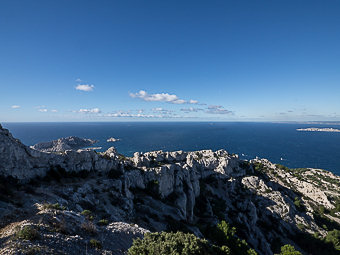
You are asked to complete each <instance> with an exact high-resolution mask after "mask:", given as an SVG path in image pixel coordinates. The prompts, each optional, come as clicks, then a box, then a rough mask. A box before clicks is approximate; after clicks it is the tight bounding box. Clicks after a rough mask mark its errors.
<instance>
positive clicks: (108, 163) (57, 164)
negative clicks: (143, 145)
mask: <svg viewBox="0 0 340 255" xmlns="http://www.w3.org/2000/svg"><path fill="white" fill-rule="evenodd" d="M104 154H105V153H104ZM106 154H107V155H109V157H110V158H112V159H110V160H108V159H105V158H103V157H102V156H99V155H97V154H96V153H95V152H94V151H92V150H78V151H73V150H69V151H65V152H64V153H44V152H40V151H37V150H34V149H31V148H29V147H27V146H25V145H23V144H22V143H21V142H20V141H19V140H17V139H15V138H13V136H12V135H11V134H10V133H9V131H8V130H7V129H3V128H2V127H1V126H0V162H1V164H0V174H1V175H2V176H5V177H13V178H15V179H17V180H19V181H21V182H26V181H29V180H31V179H32V178H35V177H44V176H45V175H46V173H47V172H48V171H49V170H51V169H55V168H62V169H64V170H65V171H66V172H76V173H78V172H80V171H103V172H106V171H109V170H111V169H112V168H116V167H117V165H118V162H117V160H115V156H114V155H115V150H114V149H112V148H110V149H109V150H108V152H107V153H106Z"/></svg>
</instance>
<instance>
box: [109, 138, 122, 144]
mask: <svg viewBox="0 0 340 255" xmlns="http://www.w3.org/2000/svg"><path fill="white" fill-rule="evenodd" d="M119 140H120V139H118V138H114V137H110V138H109V139H107V140H106V141H107V142H108V143H110V142H111V143H113V142H118V141H119Z"/></svg>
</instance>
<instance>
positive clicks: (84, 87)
mask: <svg viewBox="0 0 340 255" xmlns="http://www.w3.org/2000/svg"><path fill="white" fill-rule="evenodd" d="M93 89H94V85H89V84H79V85H77V87H76V90H81V91H86V92H89V91H92V90H93Z"/></svg>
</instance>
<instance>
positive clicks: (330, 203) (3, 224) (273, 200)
mask: <svg viewBox="0 0 340 255" xmlns="http://www.w3.org/2000/svg"><path fill="white" fill-rule="evenodd" d="M339 201H340V177H339V176H336V175H334V174H332V173H330V172H327V171H324V170H320V169H288V168H285V167H283V166H281V165H275V164H273V163H271V162H270V161H268V160H266V159H254V160H251V161H244V160H240V159H239V158H238V156H237V155H234V154H230V153H228V152H227V151H225V150H218V151H212V150H202V151H195V152H184V151H174V152H163V151H154V152H146V153H135V154H134V156H133V157H125V156H123V155H120V154H119V153H117V151H116V150H115V148H113V147H111V148H110V149H108V150H107V151H106V152H104V153H96V152H94V151H91V150H78V151H73V150H67V151H65V152H62V153H43V152H40V151H37V150H33V149H31V148H29V147H27V146H25V145H23V144H22V143H21V142H20V141H18V140H17V139H15V138H13V137H12V135H11V134H10V133H9V131H8V130H6V129H3V128H0V253H4V252H7V253H6V254H17V253H18V251H20V249H19V248H13V247H20V246H22V247H27V242H23V241H21V240H18V239H12V238H11V236H13V235H15V232H16V231H17V230H15V229H18V228H23V227H24V226H25V225H27V224H30V225H32V226H33V227H34V228H35V229H38V230H39V231H40V232H41V233H40V235H42V236H44V238H41V239H37V240H32V241H31V242H30V244H29V245H30V246H31V247H44V252H45V253H37V254H50V253H47V252H46V251H50V252H51V253H53V252H52V251H54V252H61V253H62V252H64V253H65V252H66V253H67V254H79V253H80V250H81V249H83V248H84V247H86V246H87V245H90V241H91V238H94V237H93V236H95V238H96V240H97V241H100V243H101V246H102V249H103V250H102V252H104V251H105V252H106V254H124V252H126V250H127V248H128V247H129V245H131V243H132V238H135V237H137V236H139V237H141V236H143V234H144V233H145V232H146V231H178V230H180V231H185V232H192V233H194V234H195V235H197V236H199V237H205V238H208V239H209V236H207V232H206V231H205V230H206V229H209V228H210V227H211V226H214V225H216V223H218V222H219V221H221V220H225V221H227V222H229V223H230V224H232V225H234V226H237V228H238V236H239V237H240V238H242V239H245V240H246V241H247V242H248V244H249V245H250V246H251V247H252V248H254V249H255V250H256V251H257V252H258V253H259V254H266V255H267V254H268V255H271V254H274V253H277V252H278V248H277V247H278V246H280V245H281V244H287V243H289V244H292V245H294V246H295V247H296V248H297V249H298V250H300V251H301V252H302V253H304V254H316V253H313V252H315V251H316V250H315V251H313V249H314V248H312V250H311V248H310V247H313V246H310V245H306V242H305V240H308V238H311V236H316V235H317V236H319V239H315V240H314V239H313V242H314V243H317V242H321V241H320V240H321V239H320V238H322V237H325V236H326V235H327V234H328V232H329V231H331V230H333V229H337V228H338V224H339V223H340V214H339V211H338V209H339ZM320 208H321V209H320ZM320 210H321V211H323V213H322V214H321V211H320ZM52 212H53V213H52ZM41 218H43V219H44V220H43V221H42V220H41ZM45 220H46V221H45ZM61 223H62V224H61ZM104 223H105V224H104ZM103 224H104V225H105V226H103ZM51 226H52V227H53V228H54V229H57V230H54V231H52V232H48V229H50V228H51ZM16 227H17V228H16ZM117 231H118V232H117ZM92 232H93V233H92ZM94 232H95V233H94ZM117 233H119V235H116V234H117ZM45 237H46V238H45ZM118 237H119V238H118ZM307 237H308V238H307ZM117 238H118V239H119V240H120V243H119V242H118V243H117V245H116V246H115V245H114V243H115V241H114V240H118V239H117ZM43 240H48V241H43ZM318 240H319V241H318ZM212 241H213V240H212ZM71 244H73V245H74V247H75V248H74V250H73V251H72V249H68V248H65V249H64V250H63V249H62V247H70V245H71ZM9 247H12V248H9ZM58 247H59V248H58ZM88 247H89V249H88V250H87V252H88V254H100V252H99V251H98V249H94V248H93V247H92V248H91V247H90V246H88ZM11 249H12V251H11V252H10V250H11ZM83 251H84V250H83Z"/></svg>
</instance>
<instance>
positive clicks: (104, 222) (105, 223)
mask: <svg viewBox="0 0 340 255" xmlns="http://www.w3.org/2000/svg"><path fill="white" fill-rule="evenodd" d="M97 224H98V225H99V226H106V225H108V224H109V221H108V220H105V219H101V220H100V221H98V223H97Z"/></svg>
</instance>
